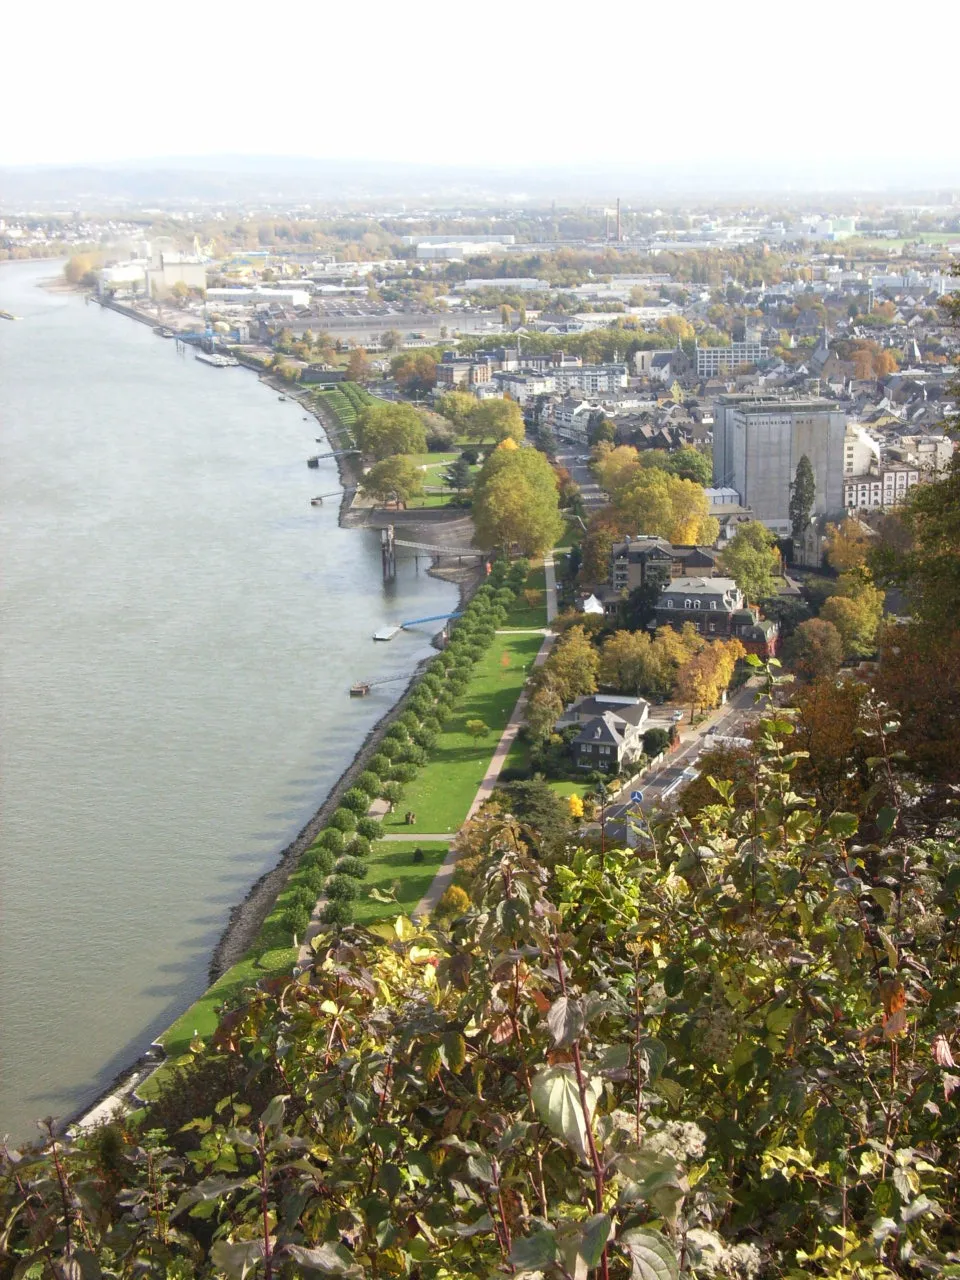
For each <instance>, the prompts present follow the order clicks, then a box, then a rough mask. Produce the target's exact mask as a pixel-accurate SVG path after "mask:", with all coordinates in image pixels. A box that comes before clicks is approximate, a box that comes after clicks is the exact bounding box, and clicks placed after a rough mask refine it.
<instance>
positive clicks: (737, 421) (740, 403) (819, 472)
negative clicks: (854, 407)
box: [713, 395, 846, 534]
mask: <svg viewBox="0 0 960 1280" xmlns="http://www.w3.org/2000/svg"><path fill="white" fill-rule="evenodd" d="M845 434H846V419H845V416H844V414H843V412H842V410H841V409H840V408H839V406H838V405H837V404H836V402H835V401H833V400H826V399H823V398H821V397H810V398H809V399H807V400H791V399H788V398H787V397H783V396H747V395H730V396H720V397H719V398H718V400H717V407H716V420H715V422H714V425H713V483H714V486H715V487H717V488H720V487H729V488H732V489H735V490H736V491H737V493H738V494H739V495H740V501H741V503H742V505H743V506H745V507H750V508H751V510H752V511H753V513H754V518H755V519H757V520H759V521H761V522H762V523H763V524H765V525H766V526H767V528H768V529H771V530H772V531H773V532H774V533H778V534H787V533H789V532H790V487H791V485H792V484H793V482H794V479H795V477H796V474H797V465H798V463H799V462H800V459H801V458H802V457H804V456H806V457H807V458H808V459H809V460H810V465H811V467H812V468H813V476H814V485H815V493H814V504H813V514H814V515H825V516H828V517H830V518H831V519H832V518H834V517H839V516H840V515H842V513H843V511H844V502H843V463H844V442H845Z"/></svg>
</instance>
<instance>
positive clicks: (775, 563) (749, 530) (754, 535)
mask: <svg viewBox="0 0 960 1280" xmlns="http://www.w3.org/2000/svg"><path fill="white" fill-rule="evenodd" d="M720 565H721V568H722V570H723V572H724V573H727V574H729V575H730V577H731V578H733V579H734V581H735V582H736V584H737V586H738V587H739V588H740V590H741V591H742V592H743V594H744V595H745V596H746V598H747V599H748V600H753V601H757V600H762V599H764V597H765V596H772V595H775V594H776V589H777V587H776V582H775V577H776V575H777V574H778V573H779V572H780V552H779V551H778V550H777V540H776V537H775V536H774V535H773V534H772V533H771V532H770V530H769V529H768V528H767V527H766V526H765V525H762V524H761V523H760V521H759V520H748V521H747V523H746V524H742V525H740V526H739V527H738V529H737V532H736V533H735V534H734V535H733V537H732V538H731V540H730V542H729V543H728V545H727V546H726V547H725V548H724V551H723V555H722V557H721V561H720Z"/></svg>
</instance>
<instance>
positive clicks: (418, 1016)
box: [0, 721, 960, 1280]
mask: <svg viewBox="0 0 960 1280" xmlns="http://www.w3.org/2000/svg"><path fill="white" fill-rule="evenodd" d="M789 728H790V725H789V723H787V722H785V721H784V722H782V723H778V722H767V725H766V729H765V731H764V733H763V734H762V740H761V744H760V746H759V747H758V756H757V760H756V771H755V776H756V783H755V785H756V791H755V794H754V796H753V798H752V802H751V803H750V804H748V805H747V806H746V807H735V806H734V805H732V804H731V803H729V801H728V798H727V797H726V796H725V794H724V793H725V791H726V790H727V787H726V784H722V783H721V784H718V788H717V803H716V804H715V805H714V806H712V807H711V808H710V809H709V810H708V811H706V812H705V813H704V814H702V815H701V819H700V825H699V829H698V832H697V836H696V840H695V841H693V840H691V838H690V836H691V829H690V827H689V825H687V824H686V823H685V822H683V821H681V822H679V823H675V824H672V825H671V824H667V825H664V826H663V827H661V828H655V829H653V830H651V831H649V832H647V833H646V834H645V835H644V837H643V839H642V841H641V847H640V849H639V850H637V851H628V850H617V849H615V850H612V851H611V850H607V852H606V854H605V855H601V854H600V853H598V852H596V851H590V850H581V851H574V852H570V853H568V854H566V855H564V856H562V857H560V858H558V860H557V864H556V867H555V868H554V870H553V871H551V870H550V869H549V868H548V867H547V866H546V865H545V864H544V863H543V862H539V861H537V860H535V859H534V858H533V857H532V856H531V853H530V850H529V848H528V845H529V844H530V839H529V836H528V835H527V833H525V832H524V831H523V830H522V829H520V828H517V827H515V826H513V825H511V824H510V822H509V821H508V820H505V819H503V818H502V817H493V818H491V819H489V823H490V825H489V827H488V831H487V837H486V846H487V848H488V850H489V853H490V856H489V859H488V861H487V864H486V866H485V867H481V868H480V870H479V872H478V874H477V875H476V877H475V879H474V883H473V888H472V905H471V907H470V909H469V910H468V911H467V913H466V914H465V915H463V916H461V917H460V918H458V919H457V920H456V921H455V922H454V924H453V925H452V926H451V928H452V932H451V931H450V930H447V929H445V928H443V927H440V926H424V927H417V926H415V925H413V924H412V923H410V922H409V921H408V920H406V919H404V918H399V919H397V920H396V921H395V922H391V923H384V924H379V925H374V926H372V927H370V928H368V929H365V930H364V929H359V928H352V927H349V926H347V927H344V928H342V929H340V930H337V929H332V930H331V931H330V932H328V933H327V934H326V935H323V936H321V937H320V938H319V939H318V940H317V941H316V943H315V958H314V963H313V966H312V968H311V969H310V970H309V971H308V972H306V973H304V974H303V975H301V976H300V977H299V978H298V979H296V980H294V981H290V982H281V983H273V984H272V985H269V986H268V989H266V990H263V991H260V992H257V993H254V994H252V997H251V1000H250V1003H249V1004H248V1005H247V1006H246V1007H244V1008H241V1009H239V1010H237V1011H234V1012H232V1013H230V1014H228V1015H226V1016H225V1018H224V1019H223V1022H222V1024H221V1028H220V1030H219V1032H218V1033H217V1036H216V1038H215V1040H214V1042H213V1044H212V1045H211V1046H209V1047H208V1048H207V1050H206V1051H205V1052H204V1053H203V1054H202V1055H201V1056H200V1059H199V1062H198V1066H197V1068H196V1069H194V1070H195V1076H196V1081H197V1088H196V1090H195V1094H194V1096H195V1106H196V1115H195V1119H194V1120H193V1122H192V1133H191V1131H190V1128H189V1127H188V1130H187V1132H186V1133H184V1132H179V1133H176V1134H174V1133H169V1134H168V1133H164V1132H163V1131H162V1130H153V1131H150V1130H149V1129H146V1131H141V1132H139V1133H136V1134H134V1133H132V1132H130V1131H127V1130H123V1129H122V1128H121V1127H120V1126H119V1125H118V1126H115V1127H114V1128H113V1129H111V1130H110V1131H109V1132H110V1135H112V1136H111V1137H110V1139H109V1141H108V1140H107V1136H106V1135H100V1136H99V1137H98V1138H97V1139H95V1140H94V1139H91V1138H83V1139H81V1140H79V1141H78V1142H77V1143H76V1144H74V1145H72V1146H64V1145H61V1144H57V1146H56V1149H55V1151H54V1152H51V1151H50V1150H49V1149H48V1151H47V1152H44V1153H38V1154H36V1155H34V1154H27V1155H25V1156H24V1157H22V1158H18V1157H17V1156H16V1155H14V1154H10V1155H8V1156H6V1158H5V1159H4V1162H3V1167H2V1172H0V1223H3V1224H4V1226H3V1233H2V1234H0V1249H2V1250H3V1254H0V1256H3V1257H4V1258H5V1260H7V1261H9V1262H10V1263H11V1266H13V1265H14V1261H15V1260H17V1261H19V1260H23V1261H22V1262H21V1265H20V1267H19V1268H18V1270H17V1274H19V1275H26V1274H31V1275H32V1274H36V1275H38V1276H39V1275H61V1274H62V1275H67V1274H69V1275H77V1276H83V1275H88V1274H89V1275H95V1274H96V1275H99V1274H101V1273H102V1274H104V1275H110V1276H123V1277H128V1276H129V1277H132V1276H134V1275H138V1276H139V1275H153V1276H177V1277H189V1276H197V1277H207V1276H215V1275H226V1276H229V1277H240V1278H242V1277H243V1276H250V1277H254V1276H256V1277H265V1278H272V1277H281V1276H283V1277H286V1276H297V1275H312V1274H325V1275H335V1276H344V1277H348V1278H350V1280H360V1277H362V1276H365V1275H370V1276H374V1277H381V1276H382V1277H387V1276H389V1277H408V1276H409V1277H414V1276H415V1277H418V1280H420V1278H422V1280H452V1278H453V1277H460V1276H467V1275H477V1276H496V1275H503V1276H507V1275H518V1274H523V1275H527V1276H532V1275H533V1274H534V1273H537V1274H538V1275H540V1276H543V1277H545V1278H546V1280H585V1278H586V1277H587V1276H588V1275H589V1274H590V1273H596V1274H597V1275H599V1276H600V1277H602V1280H608V1278H609V1277H611V1276H612V1277H614V1278H615V1280H626V1277H627V1276H628V1275H632V1278H633V1280H677V1277H678V1276H680V1275H683V1276H695V1277H706V1276H714V1275H720V1276H729V1277H754V1276H756V1277H764V1276H778V1277H787V1278H789V1280H800V1277H807V1276H831V1277H850V1278H851V1280H853V1278H855V1277H857V1278H859V1277H864V1278H867V1280H874V1278H878V1277H908V1276H916V1277H921V1276H933V1275H936V1276H948V1277H949V1276H957V1275H960V1257H958V1254H957V1252H956V1250H957V1247H958V1244H960V1241H958V1239H957V1226H956V1224H957V1222H958V1220H960V1218H958V1214H960V1197H958V1194H957V1175H956V1170H957V1167H958V1160H960V1152H958V1136H960V1125H958V1116H957V1108H956V1099H957V1098H958V1097H960V1092H957V1091H958V1090H960V1072H958V1073H957V1074H955V1073H954V1070H953V1062H952V1050H953V1047H955V1046H956V1043H957V1024H958V1010H960V970H958V967H957V960H958V958H960V957H958V952H960V947H958V939H957V934H958V925H960V912H958V893H960V855H958V851H957V848H956V845H955V844H954V843H952V842H951V841H950V840H949V839H947V838H938V839H914V840H911V839H908V838H906V837H905V835H904V834H903V833H904V827H903V825H902V824H903V822H904V813H905V811H903V812H902V811H901V808H900V802H899V793H898V790H897V787H898V783H897V779H896V777H895V775H894V773H893V770H892V768H890V767H889V766H887V765H885V766H884V769H885V773H884V780H883V783H882V786H880V785H879V784H878V789H877V792H876V795H875V804H874V807H873V813H872V818H871V825H870V826H869V827H868V828H867V831H868V834H869V836H870V837H871V839H869V840H866V839H861V840H860V841H859V842H857V831H856V828H857V822H858V820H857V818H856V817H854V816H853V815H851V814H846V813H833V814H829V815H828V814H825V813H823V812H821V810H820V808H819V807H818V806H817V805H815V804H814V803H813V801H812V800H810V799H809V798H807V797H804V796H803V795H800V794H798V793H797V791H795V790H794V789H793V785H792V783H793V773H794V767H795V765H796V764H797V763H798V762H797V759H796V758H791V756H790V755H789V754H787V753H786V752H785V748H784V746H783V741H784V740H785V736H786V734H787V732H788V730H789ZM877 749H878V758H879V759H881V760H882V759H884V758H886V757H888V752H887V749H886V744H884V743H882V742H878V748H877ZM344 915H346V913H344ZM334 916H336V913H334ZM211 1061H220V1062H222V1063H223V1065H224V1070H223V1071H222V1072H221V1073H217V1072H214V1071H211V1069H210V1063H211ZM185 1076H186V1078H187V1079H188V1080H189V1078H190V1076H191V1071H190V1070H189V1069H188V1070H187V1071H186V1072H185ZM225 1080H230V1081H237V1080H239V1081H240V1084H239V1087H238V1088H234V1087H232V1086H231V1088H230V1089H229V1090H228V1089H226V1087H225V1086H220V1087H211V1082H213V1084H214V1085H216V1083H217V1082H218V1081H225ZM204 1081H205V1082H206V1087H204V1084H203V1082H204ZM267 1085H269V1090H268V1093H275V1095H276V1096H274V1098H273V1101H272V1102H270V1103H269V1105H268V1106H267V1107H266V1109H265V1110H263V1111H259V1109H258V1110H251V1109H250V1108H249V1107H248V1106H247V1104H246V1103H245V1102H244V1100H243V1099H244V1096H245V1094H246V1093H247V1092H248V1091H249V1093H250V1095H251V1096H257V1095H258V1096H259V1097H261V1098H262V1097H263V1096H264V1093H265V1087H266V1086H267ZM177 1087H178V1089H180V1091H181V1095H180V1096H182V1091H183V1083H182V1081H181V1082H180V1083H179V1084H178V1086H177ZM260 1105H262V1104H260ZM160 1114H162V1111H161V1113H160ZM191 1137H192V1139H193V1142H192V1150H191V1151H188V1154H187V1155H186V1156H184V1155H183V1154H181V1153H182V1152H183V1151H184V1146H183V1143H184V1141H186V1142H187V1143H188V1144H189V1143H190V1139H191ZM174 1148H175V1150H174ZM30 1258H33V1259H34V1260H35V1262H36V1270H35V1271H30V1270H29V1268H28V1266H27V1264H26V1259H30ZM92 1259H96V1260H97V1264H98V1266H99V1268H100V1270H98V1269H97V1268H96V1267H95V1266H94V1263H93V1261H92Z"/></svg>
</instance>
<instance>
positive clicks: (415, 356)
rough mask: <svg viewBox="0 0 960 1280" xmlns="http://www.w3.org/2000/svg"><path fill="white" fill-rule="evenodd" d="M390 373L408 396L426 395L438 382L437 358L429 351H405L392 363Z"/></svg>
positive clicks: (394, 358) (395, 357)
mask: <svg viewBox="0 0 960 1280" xmlns="http://www.w3.org/2000/svg"><path fill="white" fill-rule="evenodd" d="M390 373H391V374H392V376H393V380H394V381H395V382H396V384H397V386H398V387H399V388H400V390H401V391H403V392H404V393H405V394H406V395H409V396H417V395H425V394H426V393H427V392H428V391H431V390H432V389H433V387H434V386H435V385H436V381H437V358H436V356H435V355H433V354H432V353H431V352H429V351H404V352H403V353H402V354H401V355H398V356H394V357H393V359H392V360H391V361H390Z"/></svg>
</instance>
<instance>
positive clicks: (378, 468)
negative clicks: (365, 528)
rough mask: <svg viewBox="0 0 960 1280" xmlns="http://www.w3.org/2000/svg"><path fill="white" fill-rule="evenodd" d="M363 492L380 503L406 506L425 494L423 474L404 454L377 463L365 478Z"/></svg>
mask: <svg viewBox="0 0 960 1280" xmlns="http://www.w3.org/2000/svg"><path fill="white" fill-rule="evenodd" d="M362 488H363V492H364V493H367V494H369V495H370V496H371V497H373V498H376V499H378V501H380V502H395V503H397V505H398V506H406V504H407V503H408V502H409V501H410V499H411V498H416V497H419V496H420V494H422V493H423V472H422V471H421V470H420V468H419V467H418V466H417V465H416V463H415V462H413V460H412V459H411V458H407V457H404V456H403V455H402V454H401V455H398V456H397V457H394V458H384V459H383V460H382V461H381V462H377V463H375V464H374V465H373V466H372V467H371V468H370V470H369V471H368V472H367V474H366V475H365V476H364V477H363V483H362Z"/></svg>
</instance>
